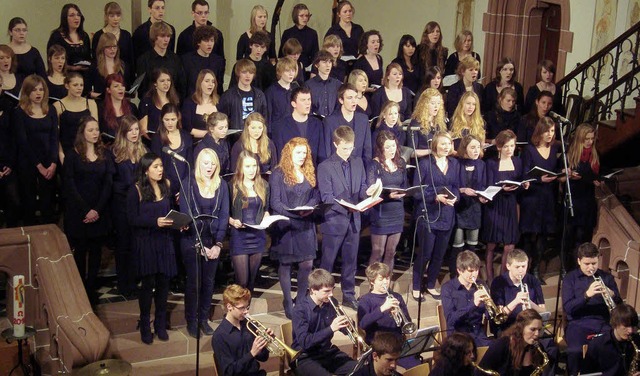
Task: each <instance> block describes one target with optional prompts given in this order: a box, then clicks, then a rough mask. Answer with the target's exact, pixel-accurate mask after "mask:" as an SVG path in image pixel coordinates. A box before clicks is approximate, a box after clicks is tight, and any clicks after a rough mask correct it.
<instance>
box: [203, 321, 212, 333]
mask: <svg viewBox="0 0 640 376" xmlns="http://www.w3.org/2000/svg"><path fill="white" fill-rule="evenodd" d="M200 329H202V333H204V335H206V336H212V335H213V329H212V328H211V326H209V323H208V322H206V321H200Z"/></svg>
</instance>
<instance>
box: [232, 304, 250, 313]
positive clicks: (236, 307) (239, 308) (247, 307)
mask: <svg viewBox="0 0 640 376" xmlns="http://www.w3.org/2000/svg"><path fill="white" fill-rule="evenodd" d="M249 307H251V306H250V305H248V306H244V307H243V306H240V307H238V306H233V308H235V309H237V310H238V311H242V312H244V311H248V310H249Z"/></svg>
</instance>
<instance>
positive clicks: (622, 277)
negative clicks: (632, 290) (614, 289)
mask: <svg viewBox="0 0 640 376" xmlns="http://www.w3.org/2000/svg"><path fill="white" fill-rule="evenodd" d="M614 273H615V274H616V279H617V281H616V282H617V283H618V290H619V291H620V297H622V299H624V300H625V301H627V292H628V291H629V265H627V263H626V262H624V261H618V262H617V263H616V268H615V270H614Z"/></svg>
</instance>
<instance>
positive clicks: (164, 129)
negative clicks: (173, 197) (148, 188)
mask: <svg viewBox="0 0 640 376" xmlns="http://www.w3.org/2000/svg"><path fill="white" fill-rule="evenodd" d="M160 118H161V119H162V125H161V126H160V127H159V128H158V133H156V134H155V135H154V136H153V138H152V139H151V151H152V152H154V153H155V154H156V155H159V156H160V159H162V165H163V166H165V169H166V171H165V173H166V177H167V179H169V181H170V182H171V189H172V192H171V193H172V194H175V193H177V192H178V189H179V188H180V180H184V179H186V177H187V176H188V175H189V166H188V165H187V164H186V163H176V168H177V170H178V171H177V172H176V168H173V166H172V164H173V163H172V160H171V156H170V155H169V153H167V152H163V148H164V147H168V148H169V150H170V151H173V152H175V153H176V154H179V155H180V156H181V157H182V158H184V159H186V160H187V161H188V162H189V163H190V162H192V161H193V153H192V152H193V138H192V137H191V135H190V134H189V133H188V132H187V131H185V130H184V129H182V121H181V115H180V109H179V108H178V106H176V105H175V104H172V103H167V104H165V105H164V106H162V113H161V117H160ZM174 158H175V157H174ZM176 159H178V158H176ZM165 214H166V213H165Z"/></svg>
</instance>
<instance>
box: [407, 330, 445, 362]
mask: <svg viewBox="0 0 640 376" xmlns="http://www.w3.org/2000/svg"><path fill="white" fill-rule="evenodd" d="M439 331H440V327H439V326H438V325H433V326H428V327H426V328H422V329H420V330H418V331H417V332H416V335H415V337H413V338H409V339H407V340H406V341H405V342H404V345H402V352H401V353H400V359H402V358H406V357H409V356H415V357H416V358H418V359H420V360H422V357H421V356H420V354H422V353H423V352H429V351H435V350H436V349H437V348H438V346H434V344H435V343H436V342H437V341H436V337H435V336H436V333H438V332H439Z"/></svg>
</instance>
